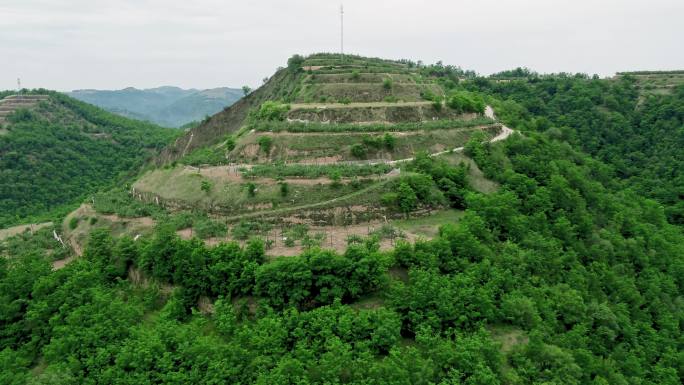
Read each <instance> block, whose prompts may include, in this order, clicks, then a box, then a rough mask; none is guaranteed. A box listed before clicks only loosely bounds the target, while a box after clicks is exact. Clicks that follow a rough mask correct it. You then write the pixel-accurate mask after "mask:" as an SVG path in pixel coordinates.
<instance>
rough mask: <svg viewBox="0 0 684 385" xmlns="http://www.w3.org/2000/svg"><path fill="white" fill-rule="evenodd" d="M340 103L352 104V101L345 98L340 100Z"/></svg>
mask: <svg viewBox="0 0 684 385" xmlns="http://www.w3.org/2000/svg"><path fill="white" fill-rule="evenodd" d="M339 102H340V103H342V104H351V102H352V101H351V99H350V98H348V97H346V96H345V97H343V98H342V99H340V100H339Z"/></svg>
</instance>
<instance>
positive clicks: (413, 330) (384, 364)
mask: <svg viewBox="0 0 684 385" xmlns="http://www.w3.org/2000/svg"><path fill="white" fill-rule="evenodd" d="M467 151H468V154H470V156H472V157H473V158H474V159H475V160H476V162H477V163H478V166H479V167H480V168H481V169H483V170H484V171H485V172H486V173H487V175H488V176H489V177H491V178H493V179H495V180H496V181H498V182H499V183H500V184H501V188H500V189H499V191H497V192H495V193H493V194H489V195H485V194H480V193H476V192H472V191H471V192H467V193H465V197H464V201H463V202H462V204H463V205H464V206H465V207H466V213H465V216H464V217H463V219H462V220H460V221H459V222H458V223H450V224H445V225H444V226H443V227H442V229H441V231H440V236H439V237H437V238H436V239H434V240H431V241H417V242H415V243H414V244H409V243H400V244H399V245H398V246H397V247H396V249H395V250H393V251H391V252H380V251H378V249H377V247H376V243H375V241H374V240H373V239H369V240H367V241H365V242H362V243H361V244H357V245H354V246H351V247H350V248H349V249H348V250H347V252H346V253H344V254H343V255H339V254H336V253H334V252H330V251H322V250H318V249H315V248H314V249H312V250H310V251H308V252H306V253H305V254H303V255H301V256H297V257H284V258H280V259H276V260H275V261H274V262H269V261H267V260H266V259H265V258H264V254H263V244H262V243H261V242H259V241H258V240H253V241H251V242H249V243H248V244H247V245H245V246H243V247H241V246H240V245H238V244H236V243H231V244H221V245H218V246H213V247H208V246H205V245H204V244H203V243H202V242H200V241H198V240H187V241H186V240H181V239H179V238H178V237H177V236H176V235H175V234H174V233H173V232H172V231H169V230H168V229H165V228H164V226H162V227H160V228H159V229H158V231H157V233H156V235H155V236H154V237H152V238H150V239H140V240H138V241H133V240H132V239H130V238H121V239H119V240H114V239H112V238H111V237H110V236H109V235H108V234H107V233H106V232H103V231H98V232H95V233H93V235H92V238H91V241H90V244H89V247H88V249H87V250H86V252H85V255H84V258H82V259H80V260H78V261H76V262H74V263H72V264H70V265H68V266H67V267H66V268H65V269H62V270H59V271H57V272H52V273H51V272H50V271H49V266H48V265H47V264H46V263H45V262H44V261H42V259H40V258H35V257H32V256H31V254H27V255H24V256H18V257H15V258H12V259H3V260H2V265H0V266H1V267H0V287H2V291H1V292H2V293H3V294H4V295H3V296H2V297H1V298H2V307H3V308H4V309H7V311H5V312H3V313H2V314H3V318H2V320H0V322H2V325H1V326H2V328H0V330H2V335H1V339H0V344H1V345H0V348H2V349H4V350H2V353H1V354H0V365H1V366H2V369H3V370H2V375H3V376H4V377H3V378H2V382H3V383H10V384H11V383H23V382H25V381H27V380H28V379H31V380H35V381H38V382H50V383H122V384H138V383H198V384H199V383H259V384H272V383H297V384H308V383H380V384H679V383H681V379H682V378H684V354H682V351H684V349H683V348H684V339H683V337H682V325H684V312H683V310H682V309H683V308H682V306H681V297H682V290H683V289H684V248H683V245H684V236H683V235H682V232H681V230H680V229H679V228H678V227H676V226H673V225H671V224H668V222H667V221H666V216H665V214H664V211H663V209H662V207H660V206H659V205H658V204H657V203H656V202H655V201H652V200H648V199H644V198H642V197H640V196H639V195H638V194H637V193H635V192H634V191H629V190H625V189H623V187H622V183H621V181H620V179H618V178H616V177H615V176H614V174H613V173H612V170H611V167H609V166H606V165H605V164H603V163H601V162H600V161H597V160H594V159H592V158H590V157H588V156H586V155H584V154H582V153H580V152H577V151H575V150H573V148H572V147H571V146H570V145H568V144H567V143H563V142H561V141H558V140H555V139H553V138H552V136H551V135H549V134H536V133H533V132H528V133H527V134H525V136H524V137H523V136H517V135H516V136H514V137H511V138H509V139H508V140H506V141H504V142H499V143H496V144H482V143H481V142H480V141H477V140H473V141H471V142H470V143H469V145H468V146H467ZM412 169H413V170H414V171H415V172H418V173H421V174H423V176H424V177H425V178H430V179H433V181H434V182H437V183H439V182H438V181H439V180H441V179H442V178H443V174H446V175H448V174H449V173H450V172H449V170H448V169H445V168H444V165H443V164H440V163H439V162H438V160H436V159H433V158H429V157H421V158H420V159H419V160H418V161H416V163H414V164H413V165H412ZM454 172H458V171H457V170H454ZM130 267H133V268H134V270H133V271H140V272H142V274H143V276H144V277H146V278H147V279H148V280H149V279H152V280H151V281H146V280H142V281H141V280H134V279H133V278H134V276H135V274H133V275H128V274H127V270H128V269H129V268H130ZM404 273H405V275H404ZM145 282H147V283H145ZM155 282H156V283H155ZM160 284H164V285H173V286H172V287H170V288H169V286H164V287H165V288H164V289H162V288H161V287H160V286H159V285H160ZM169 289H171V290H172V292H171V294H168V292H169ZM207 298H208V299H210V300H215V302H214V306H213V313H211V314H209V315H202V314H200V313H199V312H198V311H197V310H196V309H198V308H200V307H201V306H199V305H198V304H201V303H206V302H207V301H206V299H207ZM364 299H370V304H371V305H370V306H368V307H367V308H364V304H366V303H368V302H364ZM205 311H206V309H205ZM502 336H503V337H502ZM511 336H517V338H508V337H511ZM36 365H38V366H36Z"/></svg>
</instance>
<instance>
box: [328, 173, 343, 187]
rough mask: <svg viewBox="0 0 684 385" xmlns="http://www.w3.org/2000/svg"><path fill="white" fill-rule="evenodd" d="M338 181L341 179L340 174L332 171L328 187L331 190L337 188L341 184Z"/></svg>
mask: <svg viewBox="0 0 684 385" xmlns="http://www.w3.org/2000/svg"><path fill="white" fill-rule="evenodd" d="M340 179H342V177H341V176H340V172H339V171H337V170H334V171H332V172H331V173H330V180H332V183H331V184H330V187H332V188H339V187H340V186H341V185H342V184H341V183H340Z"/></svg>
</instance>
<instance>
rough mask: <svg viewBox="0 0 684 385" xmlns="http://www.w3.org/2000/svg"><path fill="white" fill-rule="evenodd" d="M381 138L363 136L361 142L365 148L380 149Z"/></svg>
mask: <svg viewBox="0 0 684 385" xmlns="http://www.w3.org/2000/svg"><path fill="white" fill-rule="evenodd" d="M382 140H383V139H382V137H380V136H364V137H363V139H361V141H362V142H363V144H364V145H366V147H370V148H374V149H379V148H380V147H382Z"/></svg>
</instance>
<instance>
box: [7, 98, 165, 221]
mask: <svg viewBox="0 0 684 385" xmlns="http://www.w3.org/2000/svg"><path fill="white" fill-rule="evenodd" d="M33 93H34V94H40V95H45V94H47V95H49V96H50V97H49V99H48V100H47V101H43V102H40V103H39V104H38V105H37V106H36V107H33V108H31V109H19V110H17V111H15V112H14V113H13V114H12V115H10V116H8V121H9V124H8V123H5V124H8V127H7V132H6V133H5V134H2V135H0V180H2V183H1V184H0V227H6V226H9V225H11V224H14V223H17V222H20V221H26V220H27V219H28V217H33V216H44V215H46V214H49V213H56V212H62V211H63V210H61V208H62V206H63V205H65V204H73V203H76V202H77V201H78V200H79V199H82V198H83V197H84V195H85V194H87V193H92V192H94V191H96V190H97V189H98V188H101V187H104V186H108V185H110V184H111V183H112V182H113V181H114V180H115V179H116V178H117V177H118V176H119V175H120V174H122V173H128V172H130V171H132V170H135V169H136V168H137V167H139V166H140V165H141V164H142V162H143V160H144V159H146V158H147V157H149V156H150V155H152V154H153V153H154V151H156V150H159V149H160V148H162V147H163V146H164V145H165V144H167V143H169V142H170V140H171V139H172V138H173V137H174V136H175V135H177V132H176V131H174V130H171V129H165V128H161V127H159V126H156V125H154V124H150V123H144V122H139V121H135V120H131V119H127V118H123V117H120V116H117V115H114V114H111V113H109V112H105V111H103V110H101V109H99V108H97V107H94V106H91V105H89V104H86V103H83V102H79V101H77V100H75V99H72V98H70V97H67V96H65V95H62V94H60V93H57V92H51V91H44V90H37V91H34V92H33ZM8 94H10V93H8V92H5V93H3V94H1V95H0V97H4V96H6V95H8Z"/></svg>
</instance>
